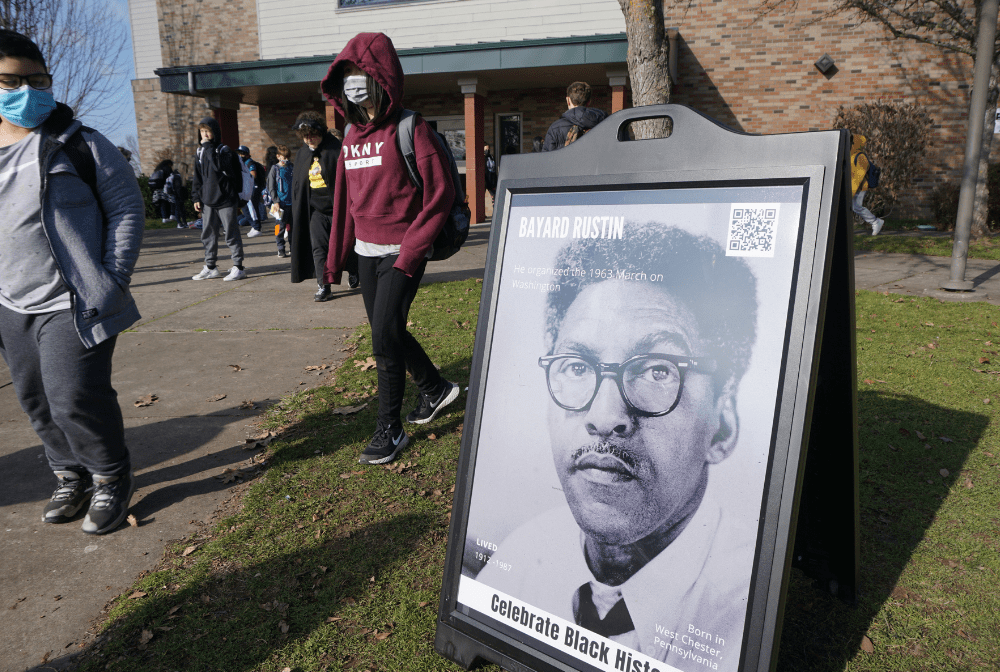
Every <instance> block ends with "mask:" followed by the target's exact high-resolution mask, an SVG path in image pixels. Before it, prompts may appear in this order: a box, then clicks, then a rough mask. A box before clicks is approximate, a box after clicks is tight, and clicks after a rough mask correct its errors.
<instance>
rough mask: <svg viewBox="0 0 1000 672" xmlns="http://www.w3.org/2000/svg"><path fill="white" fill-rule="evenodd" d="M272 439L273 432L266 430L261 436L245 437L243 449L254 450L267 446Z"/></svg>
mask: <svg viewBox="0 0 1000 672" xmlns="http://www.w3.org/2000/svg"><path fill="white" fill-rule="evenodd" d="M273 440H274V432H268V433H267V434H265V435H264V436H262V437H257V438H253V439H247V440H246V441H245V442H244V444H243V450H255V449H257V448H267V447H268V445H270V443H271V441H273Z"/></svg>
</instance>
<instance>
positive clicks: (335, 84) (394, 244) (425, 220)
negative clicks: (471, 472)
mask: <svg viewBox="0 0 1000 672" xmlns="http://www.w3.org/2000/svg"><path fill="white" fill-rule="evenodd" d="M321 87H322V90H323V94H324V95H325V96H326V98H327V100H328V101H330V103H331V104H332V105H333V106H334V107H336V108H337V110H338V111H339V112H340V113H341V114H343V115H344V116H345V117H346V119H347V121H348V122H349V123H350V124H351V128H350V130H349V131H348V133H347V135H346V137H345V138H344V144H343V148H342V150H341V154H340V165H339V166H338V169H337V177H336V187H335V189H334V197H333V223H332V229H331V233H330V250H329V254H328V255H327V261H326V278H325V280H326V282H328V283H332V284H337V285H339V284H340V280H341V275H342V274H343V271H344V269H345V267H346V264H347V259H348V255H349V254H350V252H351V250H355V251H356V252H357V253H358V274H359V276H360V278H361V294H362V296H363V298H364V301H365V310H366V311H367V312H368V321H369V323H371V327H372V351H373V353H374V355H375V362H376V365H377V370H378V407H379V408H378V424H377V426H376V429H375V436H374V437H373V438H372V441H371V443H370V444H369V445H368V447H367V448H366V449H365V451H364V452H363V453H362V454H361V458H360V460H359V462H360V463H361V464H384V463H386V462H391V461H392V460H394V459H395V458H396V455H398V454H399V451H401V450H402V449H403V448H404V447H405V446H406V445H407V444H408V443H409V437H408V436H407V435H406V432H405V431H404V430H403V423H402V422H401V421H400V415H401V412H402V406H403V390H404V385H405V383H406V373H407V371H409V373H410V375H411V376H412V377H413V381H414V383H416V385H417V388H418V389H419V390H420V400H419V402H418V404H417V408H416V409H414V410H413V412H411V413H410V414H409V415H407V416H406V421H407V422H412V423H417V424H424V423H428V422H430V421H431V420H433V419H434V418H435V417H437V415H438V414H439V413H440V412H441V409H442V408H444V407H445V406H446V405H448V404H450V403H451V402H453V401H454V400H455V399H456V398H457V397H458V392H459V388H458V385H456V384H455V383H451V382H449V381H447V380H445V379H444V378H442V377H441V374H439V373H438V371H437V369H436V368H435V367H434V364H433V363H432V362H431V360H430V358H429V357H428V356H427V353H425V352H424V349H423V348H422V347H421V346H420V343H418V342H417V339H415V338H414V337H413V335H412V334H410V332H408V331H407V330H406V318H407V314H408V313H409V311H410V304H411V303H412V302H413V298H414V297H415V296H416V294H417V287H418V286H419V285H420V278H421V277H422V276H423V274H424V268H425V267H426V265H427V257H428V256H429V252H430V251H431V248H432V247H433V245H434V239H435V238H436V237H437V235H438V233H439V232H440V231H441V229H442V227H443V226H444V224H445V221H446V220H447V218H448V213H449V212H450V210H451V207H452V204H453V203H454V200H455V188H454V185H453V184H452V180H451V170H450V168H449V164H448V161H447V158H446V157H445V156H444V154H443V151H444V150H443V149H442V148H441V146H440V144H439V143H438V141H437V139H436V138H435V137H434V129H432V128H431V126H430V125H429V124H428V123H427V122H425V121H424V120H423V119H421V118H420V117H417V120H416V125H415V127H414V130H413V145H414V148H415V151H416V163H417V171H418V172H419V173H420V177H421V178H422V180H423V183H424V188H423V190H422V191H420V190H418V189H417V187H416V186H414V184H413V183H412V181H411V180H410V175H409V173H408V172H407V169H406V165H405V164H404V159H403V155H402V153H401V151H400V149H399V144H398V142H397V138H396V134H397V132H398V123H399V118H400V114H401V113H402V109H403V108H402V98H403V68H402V66H401V65H400V63H399V57H398V56H397V55H396V49H395V48H394V47H393V46H392V41H391V40H390V39H389V38H388V37H387V36H385V35H383V34H382V33H360V34H358V35H356V36H355V37H354V38H352V39H351V41H350V42H348V43H347V45H346V46H345V47H344V49H343V51H341V52H340V55H339V56H337V59H336V60H335V61H334V62H333V64H332V65H331V66H330V69H329V71H328V72H327V75H326V78H324V79H323V82H322V84H321Z"/></svg>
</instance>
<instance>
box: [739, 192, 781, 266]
mask: <svg viewBox="0 0 1000 672" xmlns="http://www.w3.org/2000/svg"><path fill="white" fill-rule="evenodd" d="M777 229H778V204H777V203H754V204H751V205H745V204H741V203H740V204H737V203H734V204H733V207H732V210H731V211H730V215H729V235H728V236H727V237H726V256H727V257H773V256H774V239H775V236H776V234H777Z"/></svg>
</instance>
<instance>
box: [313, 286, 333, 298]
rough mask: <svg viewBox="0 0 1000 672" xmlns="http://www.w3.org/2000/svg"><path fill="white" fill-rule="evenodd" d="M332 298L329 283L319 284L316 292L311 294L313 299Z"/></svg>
mask: <svg viewBox="0 0 1000 672" xmlns="http://www.w3.org/2000/svg"><path fill="white" fill-rule="evenodd" d="M332 298H333V292H331V291H330V285H320V286H319V289H317V290H316V293H315V294H313V301H329V300H330V299H332Z"/></svg>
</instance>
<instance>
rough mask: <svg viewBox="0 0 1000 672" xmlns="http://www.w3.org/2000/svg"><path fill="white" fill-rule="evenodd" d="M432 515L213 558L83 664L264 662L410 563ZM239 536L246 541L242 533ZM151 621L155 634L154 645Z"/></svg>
mask: <svg viewBox="0 0 1000 672" xmlns="http://www.w3.org/2000/svg"><path fill="white" fill-rule="evenodd" d="M432 518H433V517H432V516H429V515H414V514H404V515H400V516H396V517H394V518H390V519H388V520H385V521H381V522H378V523H373V524H371V525H367V526H363V527H360V528H357V529H355V530H353V531H351V532H350V534H349V535H347V534H346V533H345V534H339V535H337V536H335V537H334V538H332V539H329V540H328V539H320V540H317V541H316V543H315V544H313V545H310V546H308V547H297V548H296V547H292V548H288V549H287V550H284V551H283V552H280V553H277V554H275V555H273V556H272V557H271V558H270V559H269V560H267V561H265V562H261V563H258V564H252V565H247V566H240V565H239V563H238V562H236V561H232V562H227V561H226V560H224V559H222V558H218V557H215V558H212V561H211V565H212V568H211V571H210V572H209V571H206V572H204V573H203V576H201V578H198V579H196V580H194V581H191V582H190V583H188V584H187V585H186V586H185V587H183V588H181V589H179V590H176V592H169V587H170V586H169V584H168V590H167V591H163V592H162V593H160V592H159V591H158V592H157V593H156V594H151V595H148V596H146V597H144V598H142V602H141V606H139V607H138V608H137V609H135V610H133V611H132V612H131V613H130V614H129V615H128V616H126V617H125V618H124V619H122V620H121V621H119V622H118V623H116V624H115V625H113V626H112V628H111V629H110V630H109V632H108V634H107V635H106V636H105V637H104V639H103V641H102V642H101V643H100V644H98V648H99V649H100V654H97V657H95V658H93V659H92V660H91V661H90V662H89V664H84V665H82V666H81V667H80V668H79V669H81V670H94V669H109V670H116V669H120V670H125V669H129V670H133V669H134V670H139V669H141V670H190V671H196V670H206V671H207V670H212V671H216V670H229V671H233V672H235V671H238V670H256V669H260V668H261V667H262V666H264V665H265V664H266V663H267V662H268V661H270V660H272V659H273V658H274V657H275V656H276V655H280V654H279V652H281V651H282V650H283V649H286V647H291V648H294V645H295V644H296V643H297V642H304V641H305V640H308V639H309V638H310V637H311V636H313V634H314V632H315V631H316V630H318V629H320V628H323V627H324V626H325V625H326V623H327V619H328V618H330V617H334V618H336V617H337V616H338V614H342V611H343V610H344V609H345V608H348V607H349V606H350V605H353V604H354V603H355V602H356V601H360V600H361V599H364V598H367V597H368V596H369V595H370V593H371V591H372V581H371V578H372V577H376V580H378V578H379V577H381V576H383V574H385V573H387V572H389V571H391V570H392V569H394V568H396V567H398V566H399V565H401V564H402V563H403V562H404V561H405V559H406V558H407V557H408V556H410V555H411V553H413V551H414V549H415V548H416V547H417V546H418V545H419V544H420V542H421V539H422V538H423V536H424V535H425V534H427V533H428V532H429V531H430V530H431V529H432V528H433V527H434V526H435V522H434V521H433V520H432ZM281 539H282V537H280V536H279V537H278V538H277V539H276V540H275V541H276V542H278V543H280V541H281ZM246 541H249V540H246ZM230 543H233V544H239V543H240V539H239V533H237V536H235V537H233V538H232V540H231V542H230ZM250 543H252V542H250ZM144 631H145V632H147V633H151V634H152V639H151V641H149V642H148V644H145V645H143V644H142V643H141V642H142V640H143V632H144ZM93 653H96V651H95V652H93ZM338 663H339V661H338ZM275 664H277V661H276V662H275ZM282 667H283V665H279V666H278V667H277V669H281V668H282ZM293 669H297V668H293Z"/></svg>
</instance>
